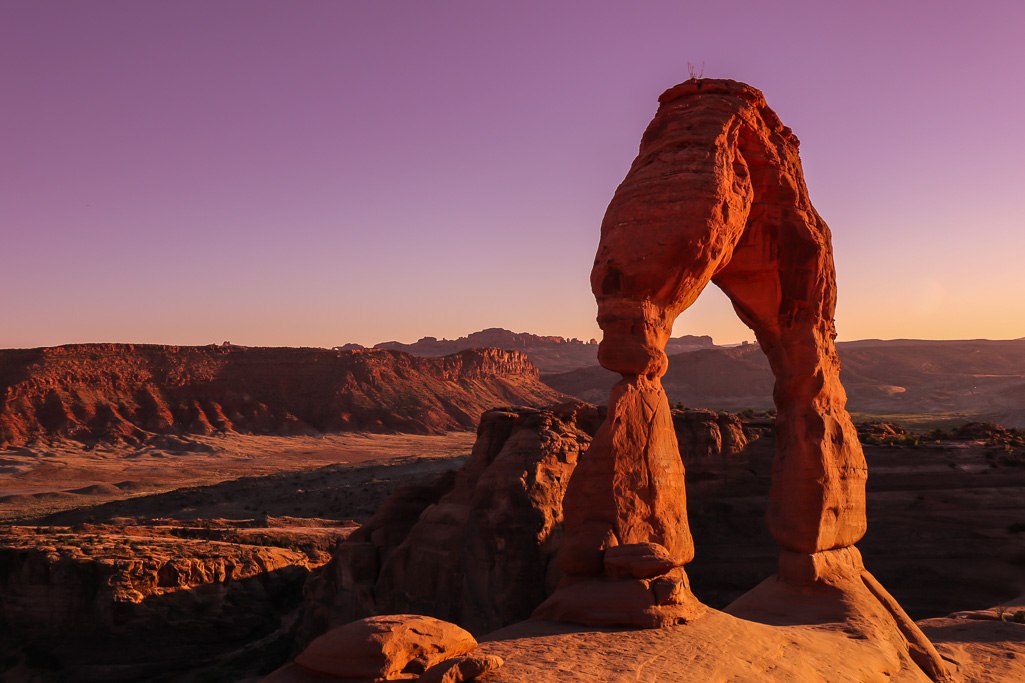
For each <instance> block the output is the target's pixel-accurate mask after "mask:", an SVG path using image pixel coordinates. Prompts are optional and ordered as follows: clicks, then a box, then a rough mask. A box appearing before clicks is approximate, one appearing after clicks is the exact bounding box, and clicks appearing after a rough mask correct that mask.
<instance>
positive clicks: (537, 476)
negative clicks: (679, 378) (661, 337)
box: [300, 403, 679, 644]
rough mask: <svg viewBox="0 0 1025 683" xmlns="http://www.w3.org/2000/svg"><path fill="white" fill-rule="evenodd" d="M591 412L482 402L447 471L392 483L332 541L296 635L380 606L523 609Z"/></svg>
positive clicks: (558, 520)
mask: <svg viewBox="0 0 1025 683" xmlns="http://www.w3.org/2000/svg"><path fill="white" fill-rule="evenodd" d="M599 422H600V417H599V413H598V409H597V408H595V407H594V406H590V405H587V404H579V403H577V404H567V405H562V406H555V407H553V408H550V409H545V410H532V409H519V410H518V411H516V412H511V411H508V410H493V411H489V412H487V413H485V414H484V415H483V416H482V418H481V423H480V427H479V428H478V431H477V434H478V437H477V443H476V444H475V445H474V448H473V453H472V454H471V455H470V458H469V459H468V460H467V462H466V463H465V464H464V465H463V467H462V468H461V469H460V471H459V473H458V474H457V476H456V477H455V480H454V481H453V480H452V479H447V480H438V481H436V482H433V483H430V484H421V485H413V486H407V487H403V488H402V489H400V490H398V491H396V493H395V494H394V495H393V496H392V497H391V498H390V499H389V500H388V501H387V502H386V503H385V504H384V505H383V506H382V507H381V509H380V510H379V511H378V513H377V514H376V515H375V516H374V518H373V519H372V520H371V521H370V522H368V523H367V524H366V525H364V526H363V527H362V528H360V529H359V530H357V531H356V532H354V533H353V534H352V535H351V536H350V537H349V538H348V539H347V540H346V542H345V543H343V544H341V546H340V547H339V549H338V551H337V552H336V554H335V558H334V559H333V560H332V562H331V563H329V564H328V565H327V566H326V567H325V568H324V571H323V572H321V573H320V575H319V576H318V577H317V578H316V579H315V580H314V581H313V582H311V585H310V586H309V588H308V595H309V599H308V602H307V604H308V607H307V617H306V621H305V623H304V625H303V628H302V633H301V635H300V644H303V643H305V642H308V641H309V639H310V638H312V637H313V636H316V635H317V634H319V633H323V632H324V631H325V630H326V629H328V628H330V627H332V626H337V625H339V624H341V623H345V621H349V620H352V619H357V618H360V617H365V616H368V615H371V614H379V613H395V612H419V613H422V614H430V615H433V616H436V617H438V618H441V619H445V620H448V621H452V622H455V623H458V624H460V625H461V626H463V627H465V628H467V629H469V630H470V631H472V632H474V633H486V632H488V631H491V630H494V629H496V628H499V627H501V626H504V625H506V624H509V623H512V622H514V621H518V620H520V619H525V618H527V617H528V616H529V615H530V612H531V610H532V609H533V608H534V607H535V606H536V605H537V604H538V603H539V602H541V601H542V600H543V599H544V598H545V596H546V595H548V593H550V592H551V590H552V589H554V587H555V584H556V582H557V581H558V579H559V574H558V572H557V570H556V568H555V566H554V562H552V558H553V557H554V554H555V551H556V549H557V547H558V543H559V540H560V538H561V532H562V496H563V493H564V492H565V487H566V483H567V482H568V480H569V478H570V473H571V472H572V471H573V468H574V467H575V465H576V462H577V456H578V454H579V453H580V452H581V451H582V450H583V449H584V448H585V447H586V446H587V444H588V443H589V442H590V439H591V436H590V434H593V433H594V431H595V430H596V429H597V426H598V423H599ZM678 458H679V456H677V459H678Z"/></svg>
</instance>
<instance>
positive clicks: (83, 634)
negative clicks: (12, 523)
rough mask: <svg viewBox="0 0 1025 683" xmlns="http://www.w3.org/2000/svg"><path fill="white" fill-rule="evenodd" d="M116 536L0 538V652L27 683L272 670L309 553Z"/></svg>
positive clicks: (55, 533) (23, 531)
mask: <svg viewBox="0 0 1025 683" xmlns="http://www.w3.org/2000/svg"><path fill="white" fill-rule="evenodd" d="M15 531H19V532H20V535H12V534H14V533H15ZM44 531H45V530H44ZM111 531H112V530H111V529H110V528H107V529H101V528H93V529H91V530H90V533H86V532H85V531H79V532H78V533H76V532H74V531H72V530H71V529H68V528H58V529H56V530H55V529H53V528H51V529H50V533H43V534H37V533H34V532H32V531H31V530H29V529H27V528H20V529H17V530H10V529H9V530H8V531H7V536H6V538H5V539H4V544H5V545H4V547H0V652H3V653H5V657H7V656H8V655H10V654H11V653H15V655H14V657H15V659H17V657H23V658H25V660H26V661H25V662H24V663H23V666H22V671H25V672H27V673H25V676H26V678H24V680H36V676H41V675H42V674H44V673H46V672H53V673H54V675H56V676H57V677H58V678H59V680H63V681H100V680H129V679H130V680H147V679H150V678H152V677H154V676H163V675H168V674H170V673H172V672H181V671H183V670H192V669H196V668H201V667H203V666H207V665H216V664H217V663H218V662H222V661H223V662H227V661H231V660H232V658H233V657H235V656H239V655H240V654H244V655H245V656H249V657H254V658H255V659H257V660H259V659H260V658H261V657H262V656H263V655H262V654H261V653H263V652H265V651H266V652H268V653H270V654H271V661H273V656H274V654H275V653H277V652H280V651H281V650H282V649H283V646H284V644H285V643H287V638H288V635H289V625H290V622H291V621H294V620H295V618H296V617H295V615H294V614H289V612H292V611H294V610H295V608H296V605H298V604H301V598H302V587H303V584H304V583H305V581H306V579H307V577H308V576H309V573H310V569H311V568H313V567H314V566H316V565H315V564H314V562H313V561H312V560H311V559H310V557H308V556H307V555H306V554H304V553H302V552H298V551H295V550H289V549H285V548H276V547H260V546H255V545H248V544H242V543H227V542H217V541H209V540H205V539H182V538H176V537H170V536H154V535H146V534H147V532H146V530H145V529H131V530H129V531H128V532H127V533H126V532H124V531H123V532H122V533H113V534H112V533H111ZM286 651H287V650H286ZM39 653H45V657H40V656H39ZM9 665H10V661H8V660H6V659H5V662H4V665H3V670H4V671H5V672H6V671H8V668H7V667H8V666H9ZM28 672H31V675H30V674H29V673H28ZM6 675H9V676H11V678H10V679H9V680H22V679H20V678H18V677H17V676H16V675H15V674H13V673H9V672H8V673H7V674H6ZM0 677H4V678H5V680H8V679H7V678H6V677H5V675H4V674H0ZM39 680H51V679H49V678H45V677H44V678H39ZM53 680H56V679H53Z"/></svg>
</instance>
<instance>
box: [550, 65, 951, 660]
mask: <svg viewBox="0 0 1025 683" xmlns="http://www.w3.org/2000/svg"><path fill="white" fill-rule="evenodd" d="M659 105H660V106H659V109H658V111H657V113H656V114H655V118H654V119H653V120H652V122H651V124H650V125H649V126H648V128H647V130H646V131H645V133H644V136H643V138H642V139H641V145H640V151H639V153H638V156H637V158H636V159H635V160H634V162H633V164H632V166H631V168H630V171H629V172H628V174H627V176H626V179H625V180H624V181H623V182H622V184H620V186H619V187H618V189H617V190H616V193H615V195H614V197H613V199H612V202H611V203H610V205H609V208H608V210H607V212H606V214H605V218H604V220H603V222H602V228H601V241H600V243H599V246H598V251H597V255H596V257H595V262H594V268H593V270H592V272H591V289H592V291H593V292H594V295H595V298H596V299H597V302H598V323H599V325H600V326H601V328H602V331H603V333H604V338H603V339H602V342H601V345H600V346H599V351H598V358H599V361H600V362H601V364H602V365H603V366H604V367H606V368H608V369H609V370H613V371H615V372H618V373H620V374H621V375H622V379H621V381H620V382H619V383H618V384H616V385H615V387H613V389H612V393H611V395H610V398H609V412H608V417H607V419H606V421H605V423H604V424H603V425H602V427H601V429H600V430H599V432H598V434H597V435H596V437H595V439H594V440H593V442H592V444H591V447H590V449H589V450H588V451H587V454H586V455H585V456H584V457H583V458H582V460H581V462H580V464H579V465H578V466H577V468H576V470H575V471H574V474H573V477H572V479H571V480H570V483H569V486H568V488H567V492H566V497H565V499H564V503H563V506H564V512H565V534H566V537H565V541H564V543H563V545H562V547H561V548H560V552H559V557H558V564H559V567H560V568H561V569H562V570H563V571H564V572H565V574H566V579H564V580H563V583H562V584H561V586H560V588H559V590H557V591H556V593H555V594H554V595H553V596H552V597H551V598H549V600H548V601H546V602H545V603H544V604H543V605H541V606H540V607H539V608H538V609H537V610H536V611H535V616H537V617H540V618H547V619H556V620H562V621H578V622H582V623H589V624H598V625H604V624H633V625H641V626H661V625H665V624H669V623H679V622H682V621H686V620H687V619H688V618H690V617H691V616H692V615H695V614H699V613H700V611H701V609H702V606H701V605H700V603H698V602H697V600H696V599H695V598H694V597H693V595H691V593H690V590H689V585H688V583H687V578H686V574H685V573H684V571H683V568H682V565H684V564H686V563H687V562H689V561H690V560H691V559H692V558H693V556H694V548H693V542H692V540H691V537H690V532H689V529H688V525H687V510H686V494H685V490H684V473H683V467H682V465H681V464H680V460H679V457H678V450H677V444H676V438H675V434H674V433H673V429H672V422H671V419H670V416H669V405H668V400H667V398H666V395H665V392H664V391H663V389H662V386H661V383H660V381H659V378H660V377H661V376H662V375H663V374H665V371H666V369H667V358H666V355H665V353H664V348H665V344H666V342H667V341H668V339H669V335H670V333H671V330H672V325H673V321H674V320H675V319H676V317H677V316H678V315H679V314H680V313H681V312H682V311H683V310H684V309H686V308H687V307H688V306H690V305H691V304H692V303H693V302H694V300H695V299H696V298H697V297H698V295H699V294H700V293H701V291H702V290H703V289H704V287H705V286H706V285H707V284H708V283H709V282H712V283H715V284H716V285H717V286H719V287H720V288H721V289H722V290H723V291H724V292H725V293H726V294H727V296H729V298H730V299H731V301H732V302H733V306H734V309H735V310H736V312H737V314H738V315H739V316H740V318H741V319H742V320H743V321H744V322H745V323H746V324H747V325H748V326H750V327H751V328H752V329H753V330H754V331H755V334H756V336H757V338H758V341H759V344H760V345H761V347H762V349H763V350H764V352H765V353H766V355H767V356H768V359H769V364H770V366H771V368H772V371H773V373H774V375H775V377H776V384H775V389H774V400H775V403H776V407H777V420H776V441H777V447H778V453H777V455H776V459H775V461H774V465H773V474H772V489H771V493H770V508H769V512H768V515H767V520H766V521H767V524H768V526H769V530H770V532H771V533H772V535H773V537H774V538H775V540H776V541H777V543H779V544H780V546H781V547H782V551H781V556H780V571H779V575H778V579H773V581H771V582H770V581H767V582H766V583H764V584H762V585H761V586H759V587H758V588H757V589H755V590H754V591H752V592H751V593H749V594H748V595H747V596H744V597H743V598H741V599H740V600H738V601H737V603H734V605H732V606H731V607H730V608H728V610H727V611H730V612H731V613H733V614H738V615H742V616H746V617H750V618H753V619H755V620H761V619H764V620H766V621H767V623H786V620H787V616H786V614H785V613H786V611H787V609H790V608H791V607H793V606H794V605H797V604H801V603H803V604H804V607H805V608H807V609H809V610H810V611H815V612H818V614H817V617H816V618H821V619H827V620H829V619H832V620H836V621H846V622H848V623H858V624H861V626H858V627H857V628H860V629H862V630H863V632H864V633H865V634H866V636H865V637H871V638H877V637H878V638H883V639H889V640H890V641H891V642H898V643H899V642H903V643H904V644H905V645H904V647H907V648H908V650H907V651H908V652H909V653H910V656H911V657H912V659H914V660H915V661H916V662H917V663H918V664H919V666H920V667H921V668H922V669H923V670H924V671H926V672H927V673H928V674H929V675H930V677H932V678H933V679H936V680H939V679H943V678H945V677H946V672H945V670H944V669H943V665H942V662H941V661H940V659H939V656H938V655H937V654H936V651H935V649H933V648H932V645H931V644H930V643H929V641H928V640H927V639H926V638H925V636H924V635H922V633H921V632H920V631H919V630H918V629H917V627H915V626H914V623H913V622H911V621H910V619H908V618H907V616H906V615H905V614H904V612H903V611H902V610H901V609H900V607H899V605H897V603H896V601H894V600H893V598H892V597H890V596H889V594H888V593H886V591H885V589H883V588H882V586H880V585H879V584H878V582H876V581H875V579H874V578H873V577H872V576H871V575H870V574H869V573H868V572H867V571H865V569H864V566H863V565H862V562H861V556H860V554H859V553H858V551H857V549H856V548H854V547H853V546H854V544H855V543H856V542H857V541H858V540H859V539H860V538H861V537H862V536H863V535H864V533H865V530H866V526H867V523H866V516H865V482H866V479H867V468H866V464H865V458H864V455H863V453H862V450H861V445H860V443H859V442H858V439H857V434H856V432H855V430H854V426H853V424H852V423H851V419H850V416H849V415H848V413H847V411H846V408H845V404H846V400H847V399H846V394H845V392H844V390H843V387H842V386H841V384H840V380H839V372H840V363H839V360H838V358H837V354H836V348H835V344H834V339H835V336H836V333H835V329H834V325H833V313H834V308H835V303H836V281H835V271H834V267H833V257H832V246H831V241H830V233H829V228H828V226H827V225H826V223H825V222H824V221H823V220H822V218H821V217H820V216H819V215H818V213H817V212H816V211H815V209H814V207H813V206H812V204H811V201H810V199H809V198H808V190H807V187H806V186H805V183H804V176H803V171H802V169H801V162H800V158H799V156H798V144H799V143H798V140H797V138H796V136H794V134H793V133H792V132H791V131H790V129H789V128H787V127H786V126H784V125H783V124H782V123H781V122H780V120H779V118H778V117H777V116H776V115H775V113H773V111H772V110H771V109H769V107H768V106H767V105H766V103H765V99H764V97H763V96H762V94H761V93H760V92H759V91H758V90H756V89H754V88H752V87H750V86H747V85H744V84H742V83H737V82H735V81H729V80H711V79H703V80H697V79H692V80H690V81H687V82H685V83H683V84H681V85H678V86H676V87H674V88H671V89H669V90H667V91H666V92H665V93H663V94H662V96H661V97H660V98H659ZM617 545H622V546H627V547H626V548H618V549H617V550H616V552H615V556H616V558H621V557H643V558H644V559H643V560H637V561H636V562H635V563H634V565H632V566H631V569H630V571H629V572H626V573H624V572H623V570H622V568H621V567H620V566H619V565H618V564H617V565H615V566H613V565H610V562H609V556H610V552H606V551H607V550H608V549H609V548H612V547H614V546H617ZM663 555H666V556H668V557H669V558H671V559H669V560H665V561H664V562H663V564H662V565H661V566H662V569H661V570H660V571H661V572H662V573H661V574H657V575H656V574H655V573H653V572H652V571H649V570H648V569H646V568H647V567H648V566H649V565H652V563H655V562H656V560H657V559H658V558H659V557H662V556H663ZM663 559H664V558H663ZM616 562H620V560H619V559H617V560H616ZM674 565H675V568H673V569H672V570H670V571H666V568H667V567H672V566H674ZM596 604H600V605H601V607H600V608H596V607H595V605H596ZM897 631H899V633H900V635H896V636H894V635H893V634H894V633H895V632H897ZM880 634H888V635H880Z"/></svg>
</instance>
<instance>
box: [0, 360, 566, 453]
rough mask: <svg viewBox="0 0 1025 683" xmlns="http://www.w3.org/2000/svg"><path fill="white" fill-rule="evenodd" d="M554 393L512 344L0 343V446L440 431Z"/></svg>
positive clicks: (463, 426)
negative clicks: (416, 350) (417, 350)
mask: <svg viewBox="0 0 1025 683" xmlns="http://www.w3.org/2000/svg"><path fill="white" fill-rule="evenodd" d="M560 397H561V394H559V393H558V392H556V391H554V390H552V389H549V388H548V387H546V386H545V385H544V384H542V383H541V382H540V381H539V380H538V371H537V368H535V367H534V365H533V364H532V363H531V362H530V361H529V360H528V359H527V357H526V356H524V355H523V354H521V353H519V352H516V351H500V350H498V349H476V350H470V351H463V352H461V353H457V354H454V355H451V356H445V357H443V358H416V357H413V356H410V355H409V354H406V353H402V352H398V351H377V350H367V351H326V350H322V349H292V348H246V347H238V346H235V347H217V346H203V347H194V346H193V347H185V346H181V347H179V346H157V345H137V344H82V345H72V346H60V347H54V348H44V349H9V350H2V351H0V447H2V446H17V445H21V444H24V443H26V442H27V441H29V440H31V439H34V438H52V437H63V438H71V439H77V440H82V441H86V442H92V441H96V440H112V441H118V440H120V441H129V442H136V441H141V440H144V439H145V438H147V437H149V436H151V435H152V434H154V433H156V434H181V433H194V434H211V433H217V432H233V431H234V432H240V433H254V434H283V435H288V434H312V433H317V432H334V431H370V432H406V433H418V434H432V433H440V432H444V431H448V430H455V429H469V428H472V427H473V426H474V425H475V424H476V421H477V418H478V416H479V415H480V414H481V413H482V412H483V411H484V410H486V409H488V408H491V407H492V406H494V405H506V404H520V405H546V404H548V403H551V402H553V401H556V400H559V398H560Z"/></svg>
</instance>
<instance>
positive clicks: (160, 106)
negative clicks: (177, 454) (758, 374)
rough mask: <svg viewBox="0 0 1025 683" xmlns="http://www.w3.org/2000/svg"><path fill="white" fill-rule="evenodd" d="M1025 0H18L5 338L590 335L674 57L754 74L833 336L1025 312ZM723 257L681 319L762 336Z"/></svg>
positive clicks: (6, 13)
mask: <svg viewBox="0 0 1025 683" xmlns="http://www.w3.org/2000/svg"><path fill="white" fill-rule="evenodd" d="M1023 35H1025V3H1022V2H1020V0H1007V1H1006V2H989V1H986V0H976V1H974V2H957V3H954V2H943V1H942V0H930V1H915V0H902V1H901V2H893V1H892V0H888V1H886V2H876V1H865V0H862V1H859V2H841V1H836V2H832V1H831V2H821V1H816V2H797V1H790V2H780V1H776V2H765V1H764V0H759V1H753V0H751V1H743V0H737V1H733V2H729V1H727V2H709V1H708V0H704V1H702V2H659V1H644V0H640V1H637V0H635V1H632V2H629V3H627V2H596V1H593V0H592V1H586V0H574V1H560V0H544V1H532V0H515V1H513V0H510V1H508V2H497V1H482V0H475V1H464V2H447V1H440V0H416V1H413V0H410V1H406V2H397V1H391V0H375V1H369V0H367V1H355V0H335V1H330V2H328V1H322V2H313V1H295V2H285V1H284V0H282V1H279V2H261V1H259V0H244V1H239V2H234V1H225V0H192V1H188V0H173V1H170V0H169V1H163V2H159V1H150V2H139V1H137V0H128V1H124V2H121V1H110V0H90V1H88V2H85V1H79V0H75V1H70V2H50V1H47V0H26V1H20V0H0V84H2V93H3V95H2V97H3V99H2V102H3V106H2V108H0V120H2V124H3V125H2V126H0V158H2V163H0V230H2V242H0V244H2V247H0V249H2V251H0V254H2V261H0V263H2V277H3V294H0V347H31V346H49V345H56V344H64V343H72V342H98V341H118V342H153V343H170V344H207V343H212V342H221V341H224V340H231V341H232V342H233V343H237V344H250V345H287V346H333V345H337V344H342V343H345V342H359V343H363V344H368V345H369V344H374V343H376V342H380V341H385V340H392V339H395V340H399V341H414V340H415V339H417V338H419V337H420V336H424V335H430V336H436V337H449V338H451V337H456V336H460V335H464V334H466V333H468V332H471V331H474V330H478V329H481V328H485V327H496V326H497V327H506V328H510V329H512V330H515V331H529V332H534V333H537V334H558V335H563V336H567V337H580V338H584V339H586V338H589V337H594V336H599V334H600V333H599V330H598V328H597V325H596V324H595V323H594V315H595V304H594V300H593V298H592V296H591V293H590V290H589V285H588V272H589V269H590V265H591V262H592V260H593V257H594V250H595V247H596V246H597V242H598V229H599V226H600V223H601V218H602V215H603V214H604V211H605V208H606V206H607V205H608V202H609V200H610V199H611V197H612V193H613V191H614V190H615V188H616V186H617V185H618V183H619V182H620V181H621V180H622V179H623V177H624V175H625V174H626V171H627V169H628V168H629V166H630V162H631V161H632V160H633V157H634V156H635V155H636V153H637V146H638V143H639V141H640V137H641V133H642V132H643V130H644V128H645V126H646V125H647V123H648V121H649V120H650V119H651V117H652V115H653V114H654V112H655V109H656V106H657V101H656V100H657V97H658V95H659V93H661V92H662V91H663V90H664V89H666V88H668V87H670V86H672V85H674V84H676V83H678V82H681V81H684V80H686V79H687V78H688V69H687V63H688V62H691V63H694V64H696V65H699V66H698V68H699V69H700V68H701V67H700V65H701V64H702V62H703V63H704V75H705V76H707V77H714V78H734V79H737V80H741V81H745V82H747V83H750V84H751V85H754V86H755V87H757V88H760V89H761V90H762V91H763V92H764V93H765V96H766V98H767V100H768V102H769V105H770V106H771V107H773V109H775V111H776V112H777V113H778V114H779V115H780V117H781V118H782V120H783V122H784V123H786V124H787V125H789V126H790V127H791V128H793V130H794V131H795V132H796V133H797V135H798V136H799V137H800V139H801V154H802V160H803V163H804V170H805V174H806V180H807V183H808V187H809V189H810V191H811V198H812V201H813V203H814V204H815V206H816V208H817V209H818V211H819V213H820V214H821V215H822V216H823V218H825V220H826V222H827V223H828V224H829V225H830V227H831V229H832V232H833V244H834V249H835V255H836V266H837V273H838V282H839V287H840V291H839V305H838V308H837V329H838V331H839V334H840V337H841V339H861V338H873V337H878V338H896V337H910V338H941V339H942V338H948V339H949V338H981V337H985V338H1017V337H1022V336H1025V298H1023V296H1022V294H1023V287H1022V284H1023V281H1025V274H1023V266H1022V264H1023V263H1025V172H1023V170H1022V159H1025V132H1023V131H1025V126H1023V125H1022V120H1023V118H1025V40H1023V38H1022V36H1023ZM712 289H713V288H709V290H708V291H706V292H705V293H704V294H703V295H702V297H701V299H700V300H699V302H698V303H697V304H695V306H694V307H693V308H692V309H691V310H689V311H687V312H686V313H685V314H684V315H683V316H681V318H680V320H678V321H677V325H676V334H684V333H690V334H711V335H712V336H713V337H714V338H715V340H716V341H717V342H720V343H730V342H738V341H740V340H743V339H753V335H752V334H751V333H750V331H748V330H747V328H745V327H744V326H743V325H742V324H740V323H739V322H738V321H736V317H735V315H734V314H733V312H732V310H731V309H730V307H729V305H728V303H727V301H726V299H725V297H723V296H722V295H721V294H720V293H719V292H718V291H717V290H716V291H712Z"/></svg>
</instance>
